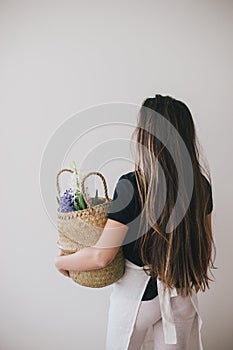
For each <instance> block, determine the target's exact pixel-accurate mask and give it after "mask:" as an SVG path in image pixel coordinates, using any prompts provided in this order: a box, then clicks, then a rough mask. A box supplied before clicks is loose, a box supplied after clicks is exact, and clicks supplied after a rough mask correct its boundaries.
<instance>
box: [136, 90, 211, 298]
mask: <svg viewBox="0 0 233 350" xmlns="http://www.w3.org/2000/svg"><path fill="white" fill-rule="evenodd" d="M145 107H146V108H145ZM155 112H156V113H155ZM158 115H161V116H162V117H163V118H166V120H167V121H168V122H170V123H171V124H170V125H172V128H174V127H175V130H176V131H177V132H178V135H179V137H177V136H176V134H175V133H171V132H170V131H171V129H169V128H167V127H165V128H164V126H163V127H162V126H161V125H160V124H159V123H158V120H157V116H158ZM155 130H157V132H158V134H156V135H157V136H155ZM158 130H159V131H158ZM159 133H161V136H162V134H163V141H162V140H161V137H160V134H159ZM132 136H133V137H134V136H136V144H137V160H136V161H135V176H136V182H137V189H138V193H139V198H140V204H141V208H143V214H142V215H141V220H140V225H139V226H140V228H139V231H138V234H139V235H140V237H139V238H138V239H137V240H136V241H135V245H136V246H137V247H139V246H140V249H139V254H140V257H141V260H142V262H143V264H144V265H147V266H149V269H146V270H145V271H146V273H147V274H148V271H149V275H150V276H152V277H154V278H155V277H157V276H159V278H160V280H162V281H163V283H164V285H165V288H168V289H171V288H174V287H175V288H177V289H179V290H180V293H181V294H182V295H183V296H188V295H192V288H193V287H194V288H195V290H196V292H198V291H199V290H202V291H205V289H206V287H207V288H209V282H208V281H213V280H212V279H211V278H210V277H209V276H208V271H209V270H210V272H211V269H216V268H217V267H216V266H214V260H215V257H216V246H215V243H214V240H213V235H212V227H211V225H210V221H209V220H207V209H208V203H209V200H210V191H209V189H208V186H209V187H210V186H212V181H211V177H210V172H209V168H208V167H207V166H205V168H203V167H202V166H201V164H200V163H201V162H200V152H199V148H200V143H199V142H198V139H197V135H196V131H195V126H194V121H193V118H192V115H191V112H190V110H189V109H188V107H187V106H186V105H185V104H184V103H183V102H181V101H179V100H176V99H174V98H172V97H170V96H162V95H156V96H155V97H154V98H147V99H146V100H144V102H143V104H142V106H141V109H140V111H139V114H138V125H137V127H136V129H135V130H134V132H133V135H132ZM179 138H181V139H182V140H183V142H184V144H185V146H186V149H187V150H188V154H189V157H190V159H191V164H192V174H193V188H192V200H190V201H189V202H190V203H189V205H186V206H187V210H186V212H185V214H184V215H183V218H182V220H181V221H180V223H179V224H178V225H176V226H174V227H175V228H173V229H172V230H171V231H169V233H167V232H166V227H167V223H168V221H169V218H170V217H171V213H172V210H173V209H174V208H175V207H177V206H175V203H176V199H177V193H178V185H180V183H181V182H182V180H184V179H183V178H182V179H181V178H180V174H179V176H178V173H177V164H180V168H181V170H182V174H185V167H186V164H185V162H184V159H182V152H180V141H179ZM164 140H165V141H164ZM169 145H170V147H173V151H174V154H176V159H175V161H174V159H173V157H172V156H171V153H170V152H169V150H168V146H169ZM142 146H143V147H142ZM175 163H176V164H175ZM202 172H204V173H205V174H206V176H205V177H204V174H203V173H202ZM205 179H206V180H205ZM207 179H208V181H207ZM207 185H208V186H207ZM211 188H212V187H211ZM165 193H166V197H164V194H165ZM186 195H187V193H186ZM158 213H159V214H158ZM176 218H177V216H175V218H174V219H173V221H174V220H176ZM150 223H152V224H150ZM148 252H149V254H148ZM213 253H214V257H213V256H212V254H213ZM211 275H212V276H213V274H212V272H211Z"/></svg>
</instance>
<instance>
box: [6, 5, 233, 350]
mask: <svg viewBox="0 0 233 350" xmlns="http://www.w3.org/2000/svg"><path fill="white" fill-rule="evenodd" d="M232 36H233V2H232V1H230V0H221V1H220V0H219V1H216V0H209V1H208V0H204V1H203V0H195V1H184V0H174V1H167V0H165V1H164V0H163V1H156V0H154V1H152V0H145V1H139V0H133V1H132V0H128V1H121V0H120V1H109V0H108V1H107V0H106V1H104V0H100V1H94V0H93V1H87V0H85V1H72V0H70V1H60V0H58V1H51V0H46V1H45V0H41V1H35V0H34V1H33V0H31V1H29V0H28V1H27V0H19V1H18V0H17V1H13V0H8V1H4V0H1V1H0V49H1V53H0V70H1V72H0V76H1V78H0V84H1V87H0V88H1V91H0V98H1V106H0V110H1V129H0V130H1V131H0V133H1V137H0V140H1V263H0V271H1V290H0V293H1V294H0V295H1V298H0V310H1V312H0V349H1V350H29V349H33V350H42V349H43V350H51V349H57V350H64V349H65V348H67V349H70V350H75V349H80V350H86V349H87V350H89V349H98V350H103V349H104V342H105V335H106V326H107V312H108V306H109V295H110V292H111V286H108V287H106V288H103V289H91V288H85V287H81V286H78V285H77V284H75V283H74V282H72V280H70V279H68V278H66V277H64V276H62V275H61V274H59V272H58V271H57V270H56V269H55V267H54V264H53V262H54V257H55V256H57V254H58V249H57V247H56V239H57V231H56V227H55V226H54V225H53V224H52V222H51V220H50V218H49V215H48V213H46V210H45V207H44V204H43V201H42V196H41V188H40V183H39V174H40V167H41V159H42V156H43V152H44V151H45V147H46V144H47V143H48V140H49V139H51V136H52V135H53V133H54V131H55V130H56V129H57V128H58V126H59V125H61V124H62V123H63V122H64V121H65V120H67V118H69V117H70V116H71V115H74V114H75V113H77V112H78V111H80V110H85V109H87V108H90V107H92V106H95V105H101V104H107V103H109V102H120V103H126V104H127V103H129V104H136V105H140V103H141V102H142V100H143V99H144V98H145V97H147V96H153V95H154V94H156V93H160V94H165V95H171V96H173V97H175V98H177V99H181V100H182V101H184V102H185V103H186V104H187V105H188V106H189V108H190V110H191V111H192V114H193V118H194V120H195V124H196V127H197V133H198V137H199V140H200V142H201V145H202V148H203V153H204V156H205V157H206V159H207V161H208V164H209V168H210V172H211V176H212V186H213V187H212V190H213V206H214V209H213V233H214V237H215V242H216V247H217V258H216V261H215V264H216V265H217V266H218V270H215V271H214V275H215V282H210V286H211V288H210V289H209V290H207V291H206V292H205V293H201V294H200V296H199V302H200V309H201V314H202V318H203V328H202V334H203V342H204V349H205V350H219V349H223V350H230V349H232V345H233V336H232V334H233V332H232V331H233V329H232V324H233V315H232V287H233V284H232V277H231V276H232V271H231V266H232V243H233V238H232V221H231V218H232V172H233V169H232V161H231V159H232V154H231V153H232V151H231V150H232V125H233V123H232V110H233V97H232V91H233V80H232V73H233V71H232V61H233V41H232ZM118 117H119V119H117V118H118ZM118 117H117V116H116V117H115V121H116V122H117V121H122V119H121V116H120V115H118ZM131 119H132V117H131ZM135 120H136V115H135ZM100 122H101V120H100ZM81 123H82V121H81ZM83 123H84V120H83ZM80 127H81V124H80ZM114 130H115V129H114ZM114 132H115V136H116V137H119V138H120V137H121V134H120V132H119V130H116V131H114ZM127 132H128V134H127ZM127 132H126V134H127V137H128V138H129V136H130V133H131V130H128V131H127ZM109 133H110V131H109ZM78 135H79V130H78V129H77V136H78ZM106 135H107V134H106V133H103V135H102V140H104V138H105V137H106ZM110 137H111V134H110ZM93 146H94V145H93V144H91V143H90V142H89V143H86V145H85V148H84V149H81V151H80V154H81V153H83V152H84V151H88V149H89V148H91V147H93ZM55 153H56V152H55V151H54V154H55ZM80 154H77V157H75V159H76V160H78V159H79V155H80ZM73 157H74V155H73V154H72V158H73ZM98 160H99V162H100V163H101V157H100V158H99V159H98ZM112 162H113V163H111V161H109V163H108V164H107V165H106V166H105V168H104V169H103V168H102V170H103V171H104V173H105V174H107V179H108V185H109V191H110V196H112V192H113V189H114V185H115V182H116V180H117V178H118V177H119V176H120V175H121V173H122V172H127V171H130V170H131V169H132V162H130V161H127V160H124V162H121V160H119V161H117V160H114V159H113V160H112ZM52 163H53V160H52V159H51V169H53V167H52ZM66 165H67V166H68V165H69V164H66ZM111 174H112V176H111ZM52 178H54V179H55V173H52ZM54 182H55V180H54ZM51 188H52V189H53V190H52V191H51V195H52V196H53V195H54V194H55V186H54V183H51Z"/></svg>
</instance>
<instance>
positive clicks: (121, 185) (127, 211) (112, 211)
mask: <svg viewBox="0 0 233 350" xmlns="http://www.w3.org/2000/svg"><path fill="white" fill-rule="evenodd" d="M135 209H136V208H135V188H134V185H133V183H132V181H130V180H129V179H127V177H126V176H125V175H122V176H121V177H120V178H119V180H118V182H117V184H116V187H115V190H114V194H113V199H112V202H111V204H110V206H109V210H108V213H107V218H109V219H112V220H116V221H119V222H120V223H122V224H125V225H129V224H130V222H131V221H133V220H134V218H135V217H136V210H135Z"/></svg>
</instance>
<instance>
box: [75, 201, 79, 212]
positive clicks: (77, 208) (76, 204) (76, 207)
mask: <svg viewBox="0 0 233 350" xmlns="http://www.w3.org/2000/svg"><path fill="white" fill-rule="evenodd" d="M74 207H75V209H76V210H80V208H79V205H78V203H77V202H76V201H74Z"/></svg>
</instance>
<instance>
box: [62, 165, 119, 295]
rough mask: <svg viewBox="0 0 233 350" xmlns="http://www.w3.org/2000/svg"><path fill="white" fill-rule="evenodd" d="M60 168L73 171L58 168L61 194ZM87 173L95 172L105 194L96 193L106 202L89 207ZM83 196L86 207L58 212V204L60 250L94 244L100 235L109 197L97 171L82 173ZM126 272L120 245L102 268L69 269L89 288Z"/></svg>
mask: <svg viewBox="0 0 233 350" xmlns="http://www.w3.org/2000/svg"><path fill="white" fill-rule="evenodd" d="M63 172H70V173H73V172H74V171H73V170H72V169H61V170H60V171H59V172H58V174H57V192H58V195H59V197H60V185H59V176H60V174H61V173H63ZM90 175H98V176H99V177H100V178H101V180H102V182H103V185H104V192H105V198H103V197H99V199H100V200H104V201H105V202H104V203H102V204H97V205H94V206H92V207H91V205H90V203H89V202H88V200H87V197H86V193H85V188H84V182H85V180H86V179H87V178H88V177H89V176H90ZM81 190H82V195H83V198H84V200H85V202H86V204H87V208H86V209H83V210H77V211H72V212H64V213H63V212H61V211H60V208H58V220H57V229H58V233H59V240H58V241H57V246H58V247H59V248H60V249H61V250H62V251H63V253H64V254H65V255H66V254H71V253H74V252H76V251H78V250H80V249H82V248H84V247H88V246H92V245H95V243H96V242H97V241H98V239H99V238H100V236H101V234H102V231H103V229H104V226H105V224H106V221H107V213H108V209H109V206H110V203H111V201H112V199H110V198H109V197H108V190H107V185H106V181H105V178H104V176H103V175H102V174H101V173H99V172H95V171H93V172H90V173H89V174H87V175H86V176H84V177H83V179H82V182H81ZM124 272H125V259H124V255H123V250H122V247H120V248H119V250H118V252H117V254H116V256H115V258H114V259H113V260H112V261H111V263H110V264H108V265H107V266H106V267H104V268H100V269H95V270H91V271H82V272H79V271H69V274H70V277H71V278H72V279H73V280H74V282H76V283H78V284H80V285H82V286H86V287H92V288H101V287H105V286H108V285H110V284H112V283H114V282H116V281H117V280H118V279H120V278H121V277H122V276H123V274H124Z"/></svg>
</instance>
